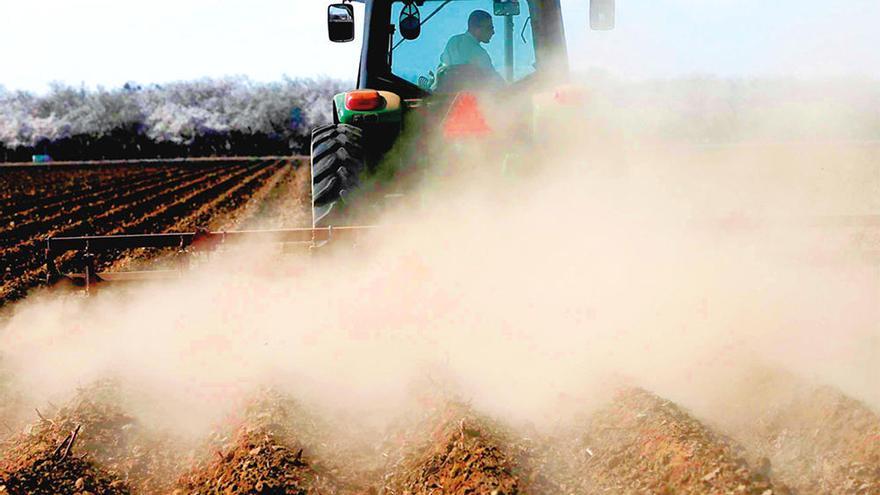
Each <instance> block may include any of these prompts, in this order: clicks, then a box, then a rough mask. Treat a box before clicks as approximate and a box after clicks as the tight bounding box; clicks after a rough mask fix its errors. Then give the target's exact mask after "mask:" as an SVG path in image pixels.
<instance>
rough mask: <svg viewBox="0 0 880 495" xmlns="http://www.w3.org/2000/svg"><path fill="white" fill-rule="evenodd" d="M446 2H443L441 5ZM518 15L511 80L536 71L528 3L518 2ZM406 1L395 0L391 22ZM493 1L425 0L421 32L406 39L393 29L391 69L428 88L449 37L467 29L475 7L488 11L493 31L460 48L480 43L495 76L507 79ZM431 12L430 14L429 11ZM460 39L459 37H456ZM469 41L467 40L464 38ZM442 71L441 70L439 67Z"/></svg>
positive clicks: (472, 47)
mask: <svg viewBox="0 0 880 495" xmlns="http://www.w3.org/2000/svg"><path fill="white" fill-rule="evenodd" d="M444 3H445V5H444ZM520 3H521V9H520V14H519V15H517V16H513V21H514V22H513V26H514V29H513V46H514V48H513V51H514V57H513V79H512V80H510V81H507V82H508V83H513V82H516V81H518V80H520V79H522V78H524V77H526V76H528V75H529V74H531V73H533V72H535V45H534V38H533V33H532V23H531V19H530V18H529V6H528V2H526V0H522V1H521V2H520ZM404 7H405V4H404V2H402V1H399V2H395V3H394V4H393V6H392V9H391V21H390V22H391V24H394V25H396V24H397V23H398V19H399V18H400V13H401V11H402V10H403V9H404ZM493 9H494V2H493V0H454V1H451V2H443V1H440V0H428V1H426V2H425V3H424V5H423V6H422V7H420V8H419V10H420V15H421V19H422V28H421V34H420V35H419V37H418V38H416V39H414V40H406V39H404V38H403V37H402V36H401V34H400V30H399V29H396V30H395V34H394V39H393V42H392V44H391V46H392V47H393V50H392V52H391V72H392V73H394V74H395V75H397V76H398V77H401V78H403V79H405V80H407V81H409V82H411V83H413V84H415V85H418V86H420V87H422V88H423V89H426V90H430V89H432V88H433V84H434V83H435V82H436V78H437V73H438V69H441V66H442V65H443V64H442V63H441V57H442V56H443V53H444V51H445V50H446V47H447V44H448V43H449V41H450V39H452V38H453V37H455V36H457V35H462V34H465V33H467V32H468V20H469V18H470V16H471V14H472V13H473V12H474V11H476V10H482V11H485V12H487V13H489V14H490V15H491V17H492V23H493V24H494V28H495V34H494V36H492V38H491V40H490V41H489V42H488V43H475V42H470V43H466V45H467V46H465V47H464V48H463V49H465V50H470V51H474V50H478V48H475V46H479V47H481V48H482V49H485V51H486V52H487V53H488V55H489V58H490V59H491V64H492V66H493V67H494V71H495V72H496V73H497V75H498V77H500V78H505V79H506V74H507V72H506V70H505V59H504V23H505V19H504V17H503V16H495V15H492V14H494V10H493ZM432 13H433V16H432V17H430V18H428V17H429V16H431V14H432ZM459 41H461V40H459ZM465 41H470V40H465ZM441 70H442V69H441Z"/></svg>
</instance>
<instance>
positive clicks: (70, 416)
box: [0, 383, 182, 494]
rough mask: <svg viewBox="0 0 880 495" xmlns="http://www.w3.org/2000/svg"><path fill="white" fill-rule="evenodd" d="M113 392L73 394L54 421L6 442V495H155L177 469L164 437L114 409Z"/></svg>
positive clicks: (43, 419)
mask: <svg viewBox="0 0 880 495" xmlns="http://www.w3.org/2000/svg"><path fill="white" fill-rule="evenodd" d="M121 400H122V399H121V397H119V396H118V395H117V391H116V388H115V387H114V386H112V385H110V384H107V383H102V384H98V385H95V386H93V387H89V388H87V389H83V390H81V391H79V393H78V395H77V397H76V398H75V399H74V400H73V401H72V402H71V403H70V404H69V405H67V406H65V407H62V408H61V409H59V410H57V411H56V412H55V414H54V415H49V416H47V415H45V414H43V413H40V412H39V410H37V411H35V413H36V414H37V415H38V421H37V422H36V423H34V424H32V425H29V426H28V427H27V428H25V430H24V431H23V432H21V433H20V434H18V435H16V436H14V437H11V438H9V439H7V440H6V444H7V445H6V448H5V449H4V455H3V458H2V461H0V480H3V483H4V484H5V486H6V489H7V490H8V491H9V492H10V493H83V492H85V491H89V492H91V493H95V494H99V493H112V494H116V493H120V494H121V493H130V492H131V493H157V492H160V491H162V490H164V489H165V488H167V487H168V486H169V483H168V477H169V475H170V474H172V473H174V472H176V469H177V466H178V465H179V464H180V463H181V459H182V457H181V455H180V454H179V453H178V452H179V449H176V448H172V447H171V445H172V443H171V441H170V439H169V438H168V437H166V436H163V435H160V434H157V433H155V432H150V431H147V430H145V429H144V428H143V427H142V426H141V425H140V424H139V422H138V421H137V420H136V419H134V418H133V417H131V416H128V415H127V414H125V413H124V412H122V410H121V409H120V408H119V406H117V405H116V403H118V402H120V401H121Z"/></svg>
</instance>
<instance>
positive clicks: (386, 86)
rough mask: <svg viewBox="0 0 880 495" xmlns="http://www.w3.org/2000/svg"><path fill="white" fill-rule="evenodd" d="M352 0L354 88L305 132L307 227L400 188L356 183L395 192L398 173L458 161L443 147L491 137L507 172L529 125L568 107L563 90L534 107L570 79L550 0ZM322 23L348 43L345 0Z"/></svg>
mask: <svg viewBox="0 0 880 495" xmlns="http://www.w3.org/2000/svg"><path fill="white" fill-rule="evenodd" d="M359 2H360V3H363V4H364V11H363V12H364V19H363V40H362V43H363V46H362V49H361V59H360V66H359V72H358V80H357V81H358V82H357V88H355V89H353V90H351V91H347V92H345V93H340V94H337V95H335V96H334V98H333V123H332V124H328V125H326V126H322V127H319V128H317V129H315V130H314V131H313V133H312V142H311V145H312V149H311V161H312V206H313V208H312V211H313V225H314V226H315V227H329V226H336V225H346V224H348V223H349V220H350V219H348V218H346V217H348V216H349V215H348V212H350V211H351V208H350V206H351V203H352V202H353V201H354V198H355V197H365V196H371V197H373V198H375V197H377V196H382V197H388V196H393V197H397V196H399V195H400V193H399V192H394V193H393V194H384V195H377V194H375V193H371V194H364V193H365V191H364V188H363V187H362V186H363V185H364V181H365V180H371V181H372V184H374V185H375V184H376V183H377V181H376V180H373V179H382V180H385V179H387V180H385V183H386V184H391V179H392V178H393V179H394V181H395V182H394V183H393V184H392V187H395V188H399V190H403V191H405V190H406V189H407V188H406V185H405V183H403V182H402V181H401V176H407V177H413V176H418V175H419V174H417V173H413V172H418V171H424V172H427V170H428V169H429V168H433V169H435V170H437V169H442V168H443V167H442V166H440V167H437V165H438V163H446V162H450V163H451V162H461V160H455V159H453V160H443V159H441V157H442V155H444V153H448V152H449V151H450V150H453V149H454V150H460V149H464V148H468V149H483V150H486V149H491V148H493V147H492V146H487V144H489V143H490V142H492V143H500V144H501V146H500V147H494V148H495V149H503V150H505V153H502V155H504V156H500V157H494V158H497V160H495V161H497V162H499V163H500V164H501V165H500V166H499V169H502V170H508V169H509V167H508V166H507V164H508V163H509V160H508V158H509V157H510V156H514V155H516V154H517V151H516V149H515V148H517V147H519V148H522V149H526V148H527V147H528V146H530V144H531V143H533V142H534V141H535V140H536V139H540V136H536V134H535V133H534V132H532V131H533V129H534V128H537V127H538V126H539V123H540V122H541V118H540V115H542V114H547V113H554V114H558V112H559V111H561V109H560V108H557V107H564V106H566V105H568V106H573V105H570V104H569V103H570V102H571V100H572V99H571V98H568V97H567V96H566V95H567V94H568V93H566V92H565V91H557V92H555V94H556V96H557V97H556V98H551V100H552V101H551V105H550V107H552V108H550V109H549V110H547V111H545V110H541V109H539V105H537V104H536V102H538V101H540V100H541V96H542V94H543V93H546V92H547V88H551V89H552V88H553V87H554V84H560V85H561V84H564V82H565V80H566V79H567V76H568V57H567V50H566V44H565V28H564V26H563V20H562V8H561V5H560V0H359ZM327 21H328V29H329V35H330V40H331V41H334V42H349V41H353V40H354V38H355V32H356V30H355V25H356V23H357V22H358V20H357V19H356V16H355V9H354V8H353V6H352V4H351V1H349V2H347V3H337V4H332V5H330V6H329V8H328V18H327ZM587 23H588V22H587V19H584V20H583V24H584V28H586V25H587ZM575 25H576V24H575ZM589 25H590V27H592V28H593V29H597V30H609V29H612V28H613V27H614V0H591V1H590V16H589ZM575 100H577V98H575ZM554 105H555V106H554ZM401 136H403V139H401ZM451 141H455V143H454V145H451V146H450V145H449V144H452V143H450V142H451ZM392 149H395V152H394V153H392V154H390V155H389V153H388V152H389V151H390V150H392ZM438 150H439V151H438ZM491 161H492V160H487V162H491ZM422 175H424V174H422ZM373 189H376V188H375V187H373ZM379 189H382V188H379ZM395 191H397V189H395ZM364 202H374V203H375V201H373V200H369V199H367V200H365V201H364Z"/></svg>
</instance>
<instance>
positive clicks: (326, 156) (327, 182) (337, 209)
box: [311, 124, 365, 228]
mask: <svg viewBox="0 0 880 495" xmlns="http://www.w3.org/2000/svg"><path fill="white" fill-rule="evenodd" d="M362 140H363V132H362V131H361V130H360V129H359V128H357V127H354V126H351V125H347V124H330V125H325V126H321V127H318V128H317V129H315V130H314V131H312V146H311V159H312V227H315V228H317V227H329V226H333V225H340V224H341V222H342V221H343V220H344V211H343V210H344V209H345V207H346V206H347V204H346V199H347V198H350V197H351V193H352V192H354V190H355V189H357V188H358V186H359V184H360V175H361V173H363V171H364V168H365V166H364V163H365V162H364V149H363V145H362Z"/></svg>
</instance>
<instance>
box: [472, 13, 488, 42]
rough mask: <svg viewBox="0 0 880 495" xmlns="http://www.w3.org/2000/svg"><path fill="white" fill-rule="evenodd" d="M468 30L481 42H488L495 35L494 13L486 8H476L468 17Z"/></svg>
mask: <svg viewBox="0 0 880 495" xmlns="http://www.w3.org/2000/svg"><path fill="white" fill-rule="evenodd" d="M468 32H469V33H471V34H472V35H473V36H474V38H476V39H477V41H479V42H480V43H488V42H489V41H491V40H492V36H494V35H495V24H494V23H493V22H492V14H490V13H488V12H486V11H485V10H475V11H473V12H471V15H470V17H468Z"/></svg>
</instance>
